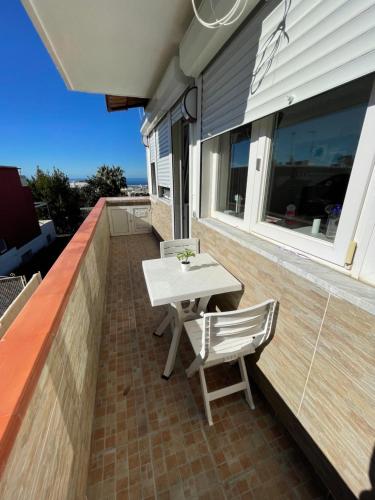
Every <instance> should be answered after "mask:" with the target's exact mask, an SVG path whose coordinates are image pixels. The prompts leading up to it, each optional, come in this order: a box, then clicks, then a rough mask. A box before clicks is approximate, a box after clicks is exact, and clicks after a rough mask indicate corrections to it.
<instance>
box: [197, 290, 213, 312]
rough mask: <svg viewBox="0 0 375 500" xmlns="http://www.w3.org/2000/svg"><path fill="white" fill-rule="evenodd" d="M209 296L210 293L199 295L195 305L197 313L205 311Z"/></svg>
mask: <svg viewBox="0 0 375 500" xmlns="http://www.w3.org/2000/svg"><path fill="white" fill-rule="evenodd" d="M210 298H211V295H208V296H207V297H201V298H200V299H199V302H198V307H197V314H201V313H204V312H206V309H207V306H208V302H209V301H210Z"/></svg>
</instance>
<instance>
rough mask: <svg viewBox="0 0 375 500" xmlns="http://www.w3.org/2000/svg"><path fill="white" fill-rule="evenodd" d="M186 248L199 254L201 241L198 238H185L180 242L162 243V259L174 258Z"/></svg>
mask: <svg viewBox="0 0 375 500" xmlns="http://www.w3.org/2000/svg"><path fill="white" fill-rule="evenodd" d="M185 248H188V249H189V250H192V251H193V252H195V253H199V239H198V238H185V239H180V240H170V241H161V242H160V257H161V258H162V259H163V258H164V257H174V256H175V255H177V254H178V253H180V252H183V251H184V250H185Z"/></svg>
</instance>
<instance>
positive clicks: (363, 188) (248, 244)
mask: <svg viewBox="0 0 375 500" xmlns="http://www.w3.org/2000/svg"><path fill="white" fill-rule="evenodd" d="M203 3H204V2H203ZM206 3H207V2H206ZM255 3H256V2H255ZM253 4H254V2H253ZM203 9H204V6H203ZM203 13H204V10H203ZM201 28H202V27H201V26H200V25H199V22H198V20H197V19H194V20H193V21H192V23H191V25H190V27H189V28H188V30H187V31H186V33H185V35H184V38H183V39H182V41H181V44H180V50H179V57H178V58H176V59H175V60H173V61H172V62H171V64H170V66H169V68H168V70H167V71H166V73H165V74H164V77H163V79H162V80H161V83H160V85H159V88H158V90H157V91H156V93H155V97H154V98H153V99H151V102H150V104H149V106H148V107H146V118H145V121H144V123H143V126H142V130H141V131H142V134H143V135H144V136H146V137H147V141H144V142H146V143H147V148H146V152H147V162H148V176H149V190H150V193H151V200H152V207H153V208H152V221H153V226H154V229H155V230H156V232H157V233H158V234H159V236H160V237H162V238H163V239H171V238H180V237H189V236H192V237H198V238H199V239H200V242H201V250H202V251H207V252H209V253H210V254H211V255H213V256H214V257H215V258H216V259H218V260H219V261H220V262H221V263H222V264H224V265H225V267H227V269H229V270H230V271H231V272H232V273H233V274H234V275H235V276H236V277H237V278H238V279H240V280H241V281H242V283H243V284H244V291H243V294H241V295H239V296H232V297H230V298H229V299H228V297H226V298H225V301H226V302H227V303H226V304H223V303H221V305H222V306H223V305H224V306H227V307H230V308H233V307H235V308H237V307H245V306H250V305H254V304H256V303H258V302H261V301H263V300H267V299H269V298H275V299H277V300H278V302H279V314H278V320H277V326H276V332H275V336H274V338H273V340H272V342H270V344H269V345H268V346H267V348H266V349H264V351H263V352H262V354H261V355H260V357H259V359H258V360H257V362H256V363H255V364H254V366H253V367H252V369H253V374H254V376H255V377H256V379H257V381H258V383H259V385H260V386H261V387H262V388H263V390H264V392H265V393H266V394H268V395H269V398H270V400H271V401H272V402H273V404H274V405H275V408H276V409H277V411H279V412H280V414H283V415H284V416H285V418H284V422H285V424H286V425H287V427H289V429H290V431H291V432H292V433H293V434H294V435H295V437H296V439H297V440H299V441H300V443H301V445H302V446H304V448H305V449H307V450H309V451H308V454H309V455H310V459H311V460H312V461H313V462H314V463H315V465H316V467H317V468H318V469H319V470H320V473H321V476H322V477H324V478H325V479H326V480H327V483H328V484H329V486H330V488H331V489H332V491H336V492H337V491H338V490H337V483H339V482H340V481H342V483H343V490H345V487H347V488H348V490H350V491H351V492H352V493H354V494H355V495H359V494H360V492H361V491H363V490H365V489H366V485H367V486H368V484H369V469H370V468H371V463H372V455H373V449H374V439H373V438H374V435H375V432H374V431H375V428H374V422H375V420H374V417H375V414H374V410H373V408H374V405H375V387H374V380H375V372H374V364H373V359H374V355H375V351H374V332H375V307H374V306H375V301H374V299H375V289H374V288H373V286H374V285H375V274H374V271H375V268H374V265H375V259H374V250H375V217H374V213H375V212H374V209H375V190H374V186H375V171H374V158H375V147H374V141H373V139H372V135H373V130H374V127H375V105H374V104H375V85H374V83H375V79H374V71H375V43H374V40H375V37H374V33H375V31H374V30H375V4H374V2H371V1H370V2H343V1H338V2H307V1H292V2H289V1H281V2H280V1H269V2H263V3H262V2H260V3H257V5H256V6H254V8H253V9H252V10H251V12H249V13H248V16H247V18H246V19H245V20H244V21H243V23H242V24H241V26H240V27H238V28H237V30H236V31H235V32H234V33H233V34H231V36H230V37H229V38H228V39H227V40H226V41H225V43H222V42H223V40H222V39H221V40H220V41H217V40H216V41H215V40H213V41H212V38H211V41H212V45H215V43H216V49H217V50H216V52H215V54H214V55H212V51H211V54H210V56H208V57H209V60H208V61H207V60H205V61H201V60H203V59H204V58H205V52H206V51H207V49H206V46H205V45H204V43H206V44H207V39H200V38H199V36H198V35H197V34H198V33H200V30H201ZM209 31H212V30H209ZM212 45H211V48H212ZM211 56H212V57H211ZM199 66H201V67H199ZM189 94H190V96H191V95H194V99H196V110H194V111H193V115H194V116H189V109H187V108H188V107H189V106H188V105H187V104H186V102H184V101H185V100H186V98H187V96H189ZM193 107H194V106H193ZM190 109H191V105H190ZM186 118H187V119H186ZM219 302H220V298H219ZM333 394H334V397H333ZM284 410H285V411H284ZM297 429H298V432H297ZM307 435H308V436H309V438H308V439H309V441H310V440H311V443H310V444H309V445H308V446H306V439H307V437H306V436H307ZM332 470H335V471H336V472H335V473H332ZM336 475H337V476H338V477H336V479H334V478H335V476H336ZM333 483H335V484H333ZM343 490H342V491H343Z"/></svg>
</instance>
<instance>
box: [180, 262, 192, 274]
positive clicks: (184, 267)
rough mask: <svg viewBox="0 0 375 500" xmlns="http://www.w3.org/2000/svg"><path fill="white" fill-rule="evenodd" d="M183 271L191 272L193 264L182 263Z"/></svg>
mask: <svg viewBox="0 0 375 500" xmlns="http://www.w3.org/2000/svg"><path fill="white" fill-rule="evenodd" d="M180 265H181V269H182V272H183V273H186V272H188V271H189V269H190V266H191V263H190V262H180Z"/></svg>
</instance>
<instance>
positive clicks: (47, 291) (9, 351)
mask: <svg viewBox="0 0 375 500" xmlns="http://www.w3.org/2000/svg"><path fill="white" fill-rule="evenodd" d="M105 204H106V201H105V198H101V199H100V200H99V201H98V203H97V204H96V205H95V207H94V208H93V210H92V211H91V212H90V214H89V215H88V217H87V218H86V219H85V221H84V222H83V223H82V225H81V226H80V228H79V229H78V231H77V232H76V234H75V235H74V236H73V238H72V239H71V241H70V242H69V244H68V245H67V246H66V248H65V249H64V251H63V252H62V253H61V255H60V256H59V258H58V259H57V261H56V262H55V264H54V265H53V266H52V268H51V269H50V271H49V272H48V274H47V275H46V277H45V278H44V280H43V281H42V283H41V284H40V286H39V287H38V288H37V290H36V291H35V293H34V294H33V295H32V297H31V298H30V300H29V301H28V302H27V303H26V305H25V307H24V308H23V309H22V311H21V312H20V314H19V315H18V316H17V318H16V319H15V321H14V323H13V324H12V325H11V326H10V328H9V329H8V330H7V332H6V333H5V335H4V337H3V338H2V339H1V341H0V475H1V473H2V472H3V470H4V467H5V465H6V461H7V459H8V456H9V454H10V452H11V450H12V446H13V443H14V441H15V439H16V437H17V433H18V429H19V428H20V425H21V422H22V419H23V417H24V415H25V413H26V411H27V408H28V405H29V402H30V400H31V398H32V395H33V393H34V389H35V387H36V384H37V382H38V380H39V375H40V373H41V371H42V368H43V366H44V364H45V361H46V358H47V356H48V353H49V350H50V347H51V344H52V341H53V338H54V336H55V335H56V332H57V330H58V326H59V324H60V320H61V317H62V315H63V313H64V310H65V307H66V304H67V302H68V299H69V296H70V294H71V291H72V289H73V286H74V284H75V282H76V279H77V276H78V272H79V269H80V265H81V262H82V259H83V258H84V257H85V255H86V252H87V249H88V247H89V245H90V242H91V240H92V238H93V236H94V233H95V228H96V225H97V223H98V221H99V219H100V216H101V214H102V211H103V208H104V207H105Z"/></svg>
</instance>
